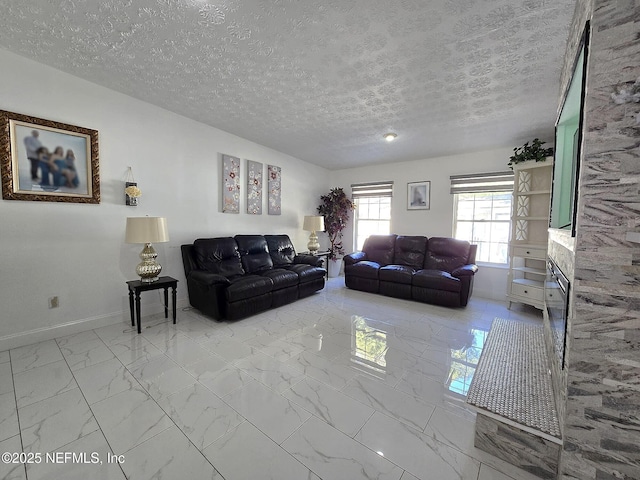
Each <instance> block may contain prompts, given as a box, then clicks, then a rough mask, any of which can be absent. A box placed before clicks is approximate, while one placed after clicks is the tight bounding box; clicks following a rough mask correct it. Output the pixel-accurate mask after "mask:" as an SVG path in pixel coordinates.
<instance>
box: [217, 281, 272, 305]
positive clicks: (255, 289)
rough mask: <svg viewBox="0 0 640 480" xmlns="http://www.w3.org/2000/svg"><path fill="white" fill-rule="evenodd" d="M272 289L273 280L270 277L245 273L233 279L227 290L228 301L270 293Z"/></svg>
mask: <svg viewBox="0 0 640 480" xmlns="http://www.w3.org/2000/svg"><path fill="white" fill-rule="evenodd" d="M272 289H273V281H272V280H271V279H270V278H268V277H261V276H259V275H244V276H242V277H236V278H234V279H233V280H231V285H229V286H228V287H227V289H226V290H225V295H226V297H227V301H228V302H237V301H239V300H245V299H247V298H253V297H257V296H258V295H262V294H265V293H269V292H270V291H271V290H272Z"/></svg>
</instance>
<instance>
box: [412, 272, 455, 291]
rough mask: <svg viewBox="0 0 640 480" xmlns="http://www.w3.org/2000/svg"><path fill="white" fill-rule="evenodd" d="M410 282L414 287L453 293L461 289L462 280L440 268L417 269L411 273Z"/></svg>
mask: <svg viewBox="0 0 640 480" xmlns="http://www.w3.org/2000/svg"><path fill="white" fill-rule="evenodd" d="M412 284H413V286H414V287H423V288H430V289H433V290H444V291H446V292H455V293H459V292H460V290H461V289H462V282H461V281H460V280H459V279H457V278H455V277H452V276H451V275H450V274H449V273H447V272H443V271H441V270H418V271H417V272H416V273H414V274H413V278H412Z"/></svg>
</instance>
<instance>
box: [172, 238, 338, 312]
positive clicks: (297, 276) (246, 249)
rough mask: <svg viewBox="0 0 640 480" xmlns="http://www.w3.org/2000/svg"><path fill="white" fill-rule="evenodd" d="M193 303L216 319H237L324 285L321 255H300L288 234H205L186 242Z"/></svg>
mask: <svg viewBox="0 0 640 480" xmlns="http://www.w3.org/2000/svg"><path fill="white" fill-rule="evenodd" d="M181 249H182V261H183V264H184V273H185V275H186V277H187V290H188V293H189V303H190V304H191V306H192V307H194V308H197V309H198V310H200V311H201V312H202V313H204V314H205V315H209V316H211V317H213V318H215V319H216V320H222V319H227V320H236V319H239V318H244V317H248V316H250V315H254V314H256V313H259V312H262V311H264V310H268V309H269V308H275V307H279V306H281V305H285V304H287V303H291V302H293V301H295V300H297V299H298V298H302V297H306V296H308V295H311V294H312V293H314V292H317V291H318V290H322V289H323V288H324V279H325V275H326V270H325V269H324V268H322V266H321V265H322V259H320V258H318V257H314V256H313V255H296V252H295V249H294V247H293V244H292V243H291V240H290V239H289V237H288V236H287V235H236V236H235V237H220V238H200V239H198V240H196V241H195V242H193V244H189V245H182V247H181Z"/></svg>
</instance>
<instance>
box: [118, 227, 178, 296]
mask: <svg viewBox="0 0 640 480" xmlns="http://www.w3.org/2000/svg"><path fill="white" fill-rule="evenodd" d="M168 241H169V233H168V232H167V219H166V218H164V217H128V218H127V231H126V234H125V242H126V243H143V244H144V248H143V249H142V252H140V258H141V259H142V262H140V263H139V264H138V266H137V267H136V273H137V274H138V276H139V277H140V281H142V282H144V283H151V282H155V281H156V280H158V275H159V274H160V272H161V271H162V266H161V265H160V264H159V263H158V262H156V258H157V257H158V254H157V253H156V251H155V250H154V248H153V245H152V243H159V242H168Z"/></svg>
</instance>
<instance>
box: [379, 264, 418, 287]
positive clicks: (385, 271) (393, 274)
mask: <svg viewBox="0 0 640 480" xmlns="http://www.w3.org/2000/svg"><path fill="white" fill-rule="evenodd" d="M413 272H415V270H414V269H413V268H411V267H407V266H406V265H386V266H384V267H380V271H379V272H378V277H379V278H380V281H381V282H394V283H404V284H407V285H411V277H413Z"/></svg>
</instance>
